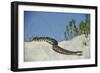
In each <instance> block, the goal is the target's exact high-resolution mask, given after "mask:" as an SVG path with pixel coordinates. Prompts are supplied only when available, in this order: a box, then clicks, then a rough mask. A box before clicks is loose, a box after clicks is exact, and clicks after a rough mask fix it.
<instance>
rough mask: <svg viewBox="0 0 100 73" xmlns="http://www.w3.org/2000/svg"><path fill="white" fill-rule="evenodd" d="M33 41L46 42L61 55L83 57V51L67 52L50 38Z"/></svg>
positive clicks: (35, 38)
mask: <svg viewBox="0 0 100 73" xmlns="http://www.w3.org/2000/svg"><path fill="white" fill-rule="evenodd" d="M32 41H45V42H47V43H49V44H51V45H52V49H53V50H54V51H55V52H57V53H60V54H64V55H78V56H81V55H82V51H70V50H65V49H63V48H61V47H60V46H58V42H57V41H56V40H55V39H53V38H50V37H34V38H33V39H32Z"/></svg>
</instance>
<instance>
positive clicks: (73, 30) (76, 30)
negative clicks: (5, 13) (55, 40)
mask: <svg viewBox="0 0 100 73" xmlns="http://www.w3.org/2000/svg"><path fill="white" fill-rule="evenodd" d="M84 16H85V18H86V19H85V20H84V21H83V20H82V21H81V22H80V23H79V26H78V27H77V26H76V20H74V19H72V20H71V21H69V24H68V25H66V31H65V32H64V37H65V39H66V40H67V39H71V38H73V37H75V36H78V35H82V34H85V37H86V38H87V37H88V34H90V17H89V15H88V14H85V15H84ZM84 44H85V43H84Z"/></svg>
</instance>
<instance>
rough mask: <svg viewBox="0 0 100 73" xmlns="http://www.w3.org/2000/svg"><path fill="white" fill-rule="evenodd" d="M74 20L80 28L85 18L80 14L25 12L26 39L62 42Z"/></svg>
mask: <svg viewBox="0 0 100 73" xmlns="http://www.w3.org/2000/svg"><path fill="white" fill-rule="evenodd" d="M72 19H75V20H76V25H77V26H78V25H79V23H80V21H82V20H83V21H84V20H85V16H84V14H79V13H61V12H36V11H24V39H25V40H29V39H30V38H32V37H36V36H38V37H44V36H45V37H51V38H54V39H56V40H57V41H62V40H64V31H66V25H68V24H69V21H70V20H72Z"/></svg>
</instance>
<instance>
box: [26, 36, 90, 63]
mask: <svg viewBox="0 0 100 73" xmlns="http://www.w3.org/2000/svg"><path fill="white" fill-rule="evenodd" d="M83 40H86V39H85V38H84V35H81V36H78V37H76V38H74V39H72V40H70V41H62V42H59V43H58V45H59V46H60V47H62V48H64V49H67V50H71V51H83V55H82V56H77V55H63V54H60V53H57V52H55V51H54V50H52V45H50V44H48V43H47V42H42V41H41V42H36V41H32V42H25V49H24V60H25V61H46V60H66V59H67V60H68V59H69V60H70V59H87V58H90V48H89V47H90V46H89V42H88V45H87V46H84V45H83V44H82V42H83Z"/></svg>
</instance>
